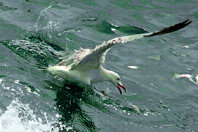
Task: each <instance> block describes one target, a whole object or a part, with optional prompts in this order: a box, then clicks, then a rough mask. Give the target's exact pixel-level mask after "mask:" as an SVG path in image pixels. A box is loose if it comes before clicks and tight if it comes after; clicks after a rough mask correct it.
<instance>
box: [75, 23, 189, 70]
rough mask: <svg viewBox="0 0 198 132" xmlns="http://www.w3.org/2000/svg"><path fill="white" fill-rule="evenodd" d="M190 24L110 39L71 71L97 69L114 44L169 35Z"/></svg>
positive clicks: (91, 51)
mask: <svg viewBox="0 0 198 132" xmlns="http://www.w3.org/2000/svg"><path fill="white" fill-rule="evenodd" d="M191 22H192V21H190V20H185V21H183V22H181V23H178V24H175V25H173V26H170V27H166V28H164V29H162V30H160V31H157V32H151V33H143V34H137V35H129V36H123V37H117V38H114V39H111V40H109V41H107V42H104V43H103V44H101V45H99V46H96V48H95V49H93V50H90V52H89V53H88V54H87V55H86V56H84V57H83V58H82V59H81V60H80V61H79V62H78V63H77V64H76V65H75V66H73V68H72V69H78V70H88V69H94V68H97V67H98V66H100V65H101V64H102V63H104V60H105V55H106V53H107V52H108V50H109V49H110V48H111V46H113V45H115V44H118V43H126V42H129V41H133V40H135V39H141V38H143V37H152V36H157V35H162V34H167V33H171V32H174V31H177V30H180V29H182V28H184V27H186V26H187V25H189V24H190V23H191Z"/></svg>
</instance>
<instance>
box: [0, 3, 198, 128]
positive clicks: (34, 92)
mask: <svg viewBox="0 0 198 132" xmlns="http://www.w3.org/2000/svg"><path fill="white" fill-rule="evenodd" d="M197 6H198V1H197V0H64V1H63V0H0V132H65V131H69V132H73V131H76V132H85V131H87V132H183V131H184V132H196V131H198V70H197V69H196V67H198V62H197V60H198V58H197V54H198V37H197V36H198V32H197V29H198V22H197V21H198V8H197ZM185 19H190V20H192V24H190V25H189V26H187V27H186V28H184V29H182V30H180V31H177V32H174V33H171V34H167V35H162V36H157V37H150V38H144V39H141V40H135V41H133V42H128V43H126V44H123V45H116V46H114V47H112V49H111V50H110V51H109V52H108V54H107V56H106V61H105V64H104V67H105V68H107V69H109V70H112V71H115V72H117V73H118V74H119V75H120V77H121V80H122V82H123V84H124V86H125V87H126V89H127V93H123V95H120V94H119V91H118V90H117V88H116V87H115V86H113V85H112V84H110V83H109V82H103V83H97V84H94V85H93V86H88V85H85V84H80V83H79V84H76V83H72V82H67V81H65V80H63V79H61V78H59V77H57V76H54V75H52V74H50V73H49V72H47V71H42V70H39V69H40V68H44V67H48V66H53V65H56V64H57V63H58V62H59V61H60V59H59V56H60V54H62V53H63V52H72V51H73V50H75V49H79V48H80V47H82V48H90V49H92V48H94V47H95V46H96V45H99V44H101V43H102V42H103V41H107V40H110V39H112V38H114V37H118V36H124V35H131V34H138V33H144V32H147V31H156V30H159V29H162V28H163V27H166V26H170V25H173V24H175V23H178V22H181V21H183V20H185ZM130 66H131V68H130ZM94 89H97V90H99V91H101V90H105V91H107V94H108V96H104V95H101V94H99V93H98V92H96V91H95V90H94Z"/></svg>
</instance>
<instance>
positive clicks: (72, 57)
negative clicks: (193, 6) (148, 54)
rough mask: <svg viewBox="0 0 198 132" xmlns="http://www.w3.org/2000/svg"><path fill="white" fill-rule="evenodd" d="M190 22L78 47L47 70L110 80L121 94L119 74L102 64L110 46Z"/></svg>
mask: <svg viewBox="0 0 198 132" xmlns="http://www.w3.org/2000/svg"><path fill="white" fill-rule="evenodd" d="M190 23H191V21H190V20H186V21H183V22H181V23H178V24H175V25H173V26H170V27H167V28H164V29H162V30H160V31H158V32H151V33H144V34H137V35H130V36H124V37H117V38H114V39H112V40H109V41H107V42H103V44H101V45H99V46H96V47H95V48H94V49H92V50H90V49H80V50H77V51H74V52H73V53H71V54H69V55H67V56H65V57H63V58H62V59H63V60H62V61H61V62H60V63H59V64H57V65H56V66H52V67H49V68H47V70H48V71H50V72H51V73H52V74H55V75H58V76H60V77H62V78H64V79H67V80H76V81H81V82H83V83H86V84H91V83H94V82H102V81H110V82H111V83H113V84H114V85H115V86H117V87H118V90H119V91H120V94H122V91H121V89H120V87H122V88H123V89H124V90H125V92H126V89H125V87H124V86H123V85H122V83H121V80H120V77H119V75H118V74H117V73H115V72H113V71H110V70H107V69H105V68H104V67H103V66H102V64H103V63H104V61H105V56H106V54H107V52H108V51H109V49H110V48H111V46H113V45H115V44H118V43H126V42H129V41H133V40H135V39H141V38H143V37H151V36H157V35H161V34H166V33H170V32H173V31H177V30H179V29H182V28H184V27H185V26H187V25H189V24H190Z"/></svg>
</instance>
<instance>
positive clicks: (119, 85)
mask: <svg viewBox="0 0 198 132" xmlns="http://www.w3.org/2000/svg"><path fill="white" fill-rule="evenodd" d="M117 84H118V90H119V91H120V94H122V91H121V88H120V87H122V88H123V89H124V91H125V93H126V88H125V87H124V86H123V85H121V84H119V83H117Z"/></svg>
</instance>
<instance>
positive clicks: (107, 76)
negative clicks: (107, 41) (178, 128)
mask: <svg viewBox="0 0 198 132" xmlns="http://www.w3.org/2000/svg"><path fill="white" fill-rule="evenodd" d="M100 74H101V76H102V78H104V81H109V80H110V77H111V74H112V71H110V70H107V69H105V68H104V67H103V66H100Z"/></svg>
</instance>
